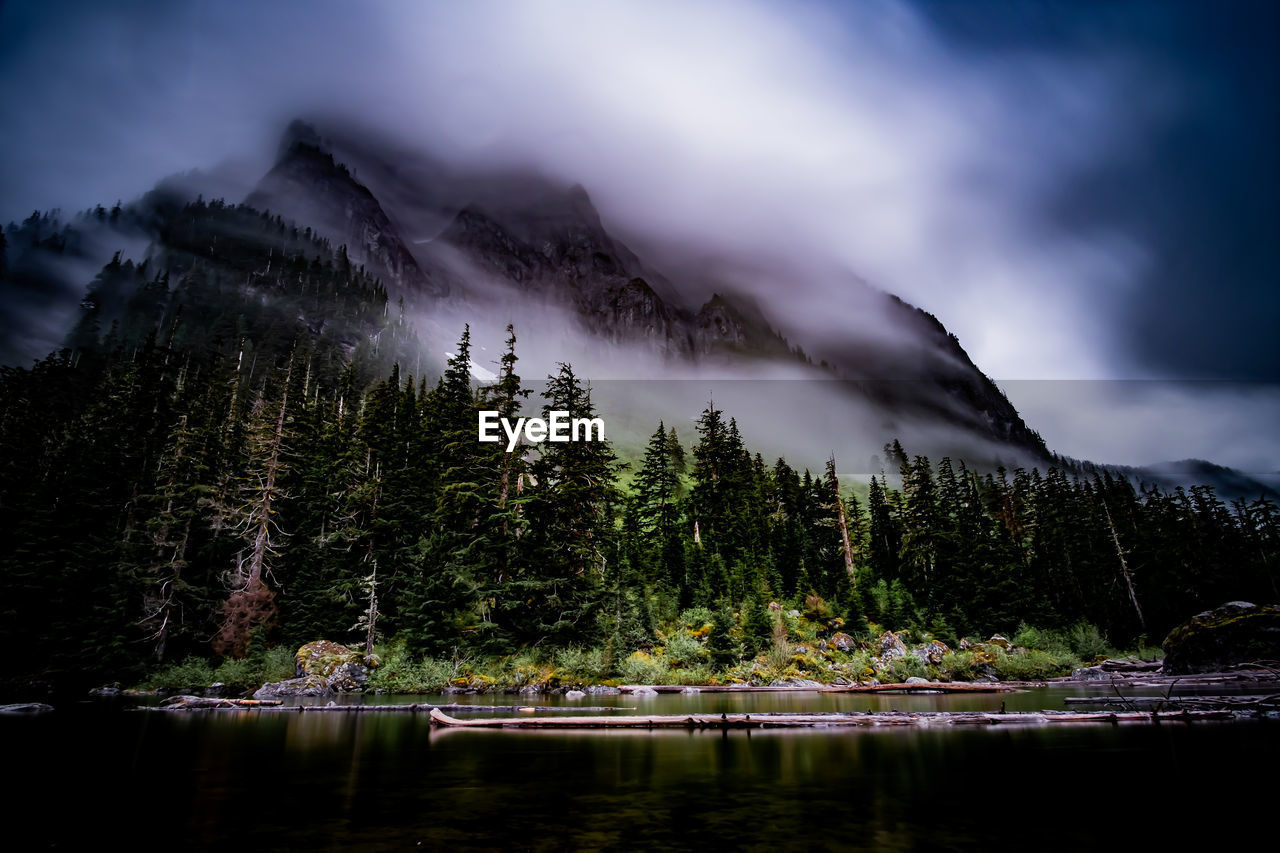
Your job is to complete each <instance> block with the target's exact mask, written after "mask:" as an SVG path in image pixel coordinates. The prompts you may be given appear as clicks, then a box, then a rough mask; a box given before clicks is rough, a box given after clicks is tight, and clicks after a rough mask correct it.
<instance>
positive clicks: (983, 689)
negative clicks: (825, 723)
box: [822, 681, 1022, 693]
mask: <svg viewBox="0 0 1280 853" xmlns="http://www.w3.org/2000/svg"><path fill="white" fill-rule="evenodd" d="M1021 689H1022V688H1021V687H1020V686H1017V685H1013V684H1000V683H998V682H980V683H974V682H969V681H928V682H924V683H915V684H851V685H848V686H840V687H826V688H823V691H822V692H823V693H1015V692H1017V691H1018V690H1021Z"/></svg>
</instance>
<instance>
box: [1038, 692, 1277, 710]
mask: <svg viewBox="0 0 1280 853" xmlns="http://www.w3.org/2000/svg"><path fill="white" fill-rule="evenodd" d="M1062 701H1063V702H1064V703H1065V704H1067V705H1107V706H1109V707H1110V706H1115V707H1121V708H1133V709H1158V710H1164V709H1165V708H1170V709H1176V708H1183V707H1196V708H1255V707H1258V708H1261V707H1271V706H1274V705H1276V704H1277V703H1280V696H1275V695H1258V694H1251V695H1240V696H1168V697H1165V696H1121V697H1115V696H1067V697H1065V698H1064V699H1063V700H1062Z"/></svg>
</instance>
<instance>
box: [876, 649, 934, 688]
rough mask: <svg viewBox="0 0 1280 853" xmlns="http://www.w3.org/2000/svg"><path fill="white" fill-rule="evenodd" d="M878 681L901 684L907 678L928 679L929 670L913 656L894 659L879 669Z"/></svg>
mask: <svg viewBox="0 0 1280 853" xmlns="http://www.w3.org/2000/svg"><path fill="white" fill-rule="evenodd" d="M879 677H880V680H881V681H884V682H887V683H888V682H891V683H894V684H901V683H902V682H904V681H906V680H907V679H908V678H926V679H927V678H929V668H928V667H927V666H925V664H924V662H923V661H922V660H920V658H918V657H916V656H915V655H907V656H906V657H901V658H894V659H893V660H890V661H887V662H886V663H885V664H884V665H883V666H882V667H881V668H880V676H879Z"/></svg>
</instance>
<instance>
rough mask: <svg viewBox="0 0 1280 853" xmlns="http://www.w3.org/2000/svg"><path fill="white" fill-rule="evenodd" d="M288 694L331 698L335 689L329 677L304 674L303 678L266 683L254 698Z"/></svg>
mask: <svg viewBox="0 0 1280 853" xmlns="http://www.w3.org/2000/svg"><path fill="white" fill-rule="evenodd" d="M286 696H321V697H325V698H330V697H332V696H333V689H332V688H331V687H329V681H328V679H325V678H321V677H320V676H318V675H304V676H302V677H301V678H290V679H289V680H287V681H273V682H271V683H269V684H264V685H262V686H261V687H259V688H258V689H257V690H255V691H254V693H253V698H254V699H280V698H283V697H286Z"/></svg>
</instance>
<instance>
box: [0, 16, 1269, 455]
mask: <svg viewBox="0 0 1280 853" xmlns="http://www.w3.org/2000/svg"><path fill="white" fill-rule="evenodd" d="M259 5H261V6H265V5H267V4H253V3H237V2H208V3H197V2H191V3H178V2H152V3H143V2H132V3H131V2H120V3H112V4H100V3H69V2H49V0H45V1H44V2H20V0H9V2H5V3H3V4H2V5H0V127H2V128H3V129H4V130H3V131H2V132H0V219H3V220H6V221H7V220H9V219H14V218H20V217H21V216H24V215H25V214H27V213H29V212H30V211H31V210H32V209H34V208H48V207H62V208H64V209H67V210H75V209H79V208H83V207H87V206H90V205H92V204H96V203H99V202H105V203H108V204H109V203H111V202H113V201H114V200H116V199H117V198H120V199H125V200H127V199H129V198H131V197H134V196H136V195H138V194H139V193H140V192H141V191H143V190H145V189H146V188H147V187H149V186H150V185H151V184H152V183H154V182H155V180H157V179H158V178H160V177H163V176H164V175H167V174H171V173H173V172H178V171H185V170H188V169H191V168H203V169H207V168H211V167H215V166H218V165H219V164H226V163H230V164H232V167H234V168H238V169H241V170H242V171H243V174H245V175H254V174H258V173H260V172H261V171H262V170H264V169H265V168H266V167H267V166H268V165H269V162H270V158H271V156H272V155H273V153H274V149H275V140H276V138H277V137H278V134H279V133H280V131H281V129H282V128H283V127H284V125H285V124H286V123H287V122H288V120H289V119H290V118H292V117H294V116H296V115H305V116H313V117H332V118H335V119H337V118H340V119H343V120H346V121H348V122H354V123H357V124H359V125H362V126H368V127H370V128H375V129H377V130H378V131H379V132H381V133H386V134H389V135H391V136H394V137H395V138H397V139H398V140H399V141H401V142H402V143H404V144H407V145H420V146H421V147H422V148H423V149H424V150H430V151H432V152H434V153H435V154H436V155H437V156H441V157H445V158H448V159H452V160H456V161H459V162H466V163H471V164H476V165H485V164H495V163H496V164H523V165H532V166H536V167H538V168H541V169H544V170H546V171H548V172H550V173H552V174H555V175H559V176H561V177H564V178H565V179H566V180H572V181H578V182H581V183H582V184H584V185H585V186H586V187H587V189H588V190H589V191H590V192H591V195H592V197H593V199H595V201H596V202H597V205H598V206H599V208H600V209H601V212H602V214H603V216H604V218H605V220H606V222H607V223H608V224H609V225H610V227H611V228H614V229H616V230H617V231H618V232H619V233H622V234H624V235H625V236H626V237H627V239H628V241H629V242H631V243H633V244H635V245H636V246H637V247H640V248H643V247H645V246H651V245H668V246H669V245H672V244H677V245H683V246H685V247H686V248H687V250H688V252H689V254H690V256H691V257H696V256H697V255H698V254H699V253H702V252H706V253H714V254H719V255H728V256H732V257H735V258H740V259H744V263H745V264H746V265H747V266H750V267H752V268H754V269H759V270H773V269H779V268H781V269H794V270H800V269H803V270H804V271H805V275H804V276H801V277H802V278H804V279H805V280H807V281H814V282H819V283H820V284H819V285H818V286H811V287H809V288H807V289H802V288H794V287H784V286H780V284H779V282H778V280H777V278H775V277H771V276H769V275H762V276H761V277H760V282H759V284H758V291H757V295H758V296H760V297H761V298H762V300H763V301H765V302H766V303H768V304H769V307H770V308H771V309H772V312H773V313H774V314H775V315H776V316H778V317H779V318H780V322H782V323H783V324H784V325H786V326H787V327H788V329H789V330H790V331H793V332H794V331H796V330H803V331H804V332H805V333H806V334H809V335H812V336H814V337H823V336H835V335H839V334H840V332H841V328H842V323H843V322H844V318H843V317H842V316H841V311H840V310H838V306H839V304H840V303H839V299H840V288H841V287H842V286H847V285H845V284H842V283H844V282H847V281H848V277H849V276H851V275H856V276H857V277H859V278H861V279H863V280H865V281H867V282H869V283H871V284H872V285H874V286H876V287H879V288H881V289H884V290H887V291H890V292H893V293H896V294H899V295H901V296H902V297H903V298H905V299H907V300H909V301H911V302H913V303H915V304H918V305H920V306H922V307H924V308H925V309H927V310H929V311H931V312H933V313H934V314H936V315H937V316H938V317H939V319H941V320H942V321H943V323H944V324H945V325H946V326H947V327H948V329H950V330H951V331H953V332H955V333H956V334H957V335H958V337H959V338H960V341H961V342H962V344H963V345H964V346H965V347H966V349H967V350H968V352H969V353H970V355H971V356H972V357H973V358H974V360H975V361H976V362H977V364H978V365H979V366H980V367H981V368H983V369H984V370H985V371H986V372H987V373H988V374H990V375H991V376H993V377H995V378H996V379H997V380H998V381H1008V380H1019V382H1018V383H1017V384H1016V385H1010V386H1008V387H1009V391H1010V395H1011V398H1012V399H1013V402H1014V403H1015V405H1017V406H1019V408H1020V409H1021V410H1022V411H1023V413H1024V415H1026V417H1027V418H1028V420H1029V421H1030V422H1031V423H1032V425H1033V426H1034V427H1036V428H1037V429H1039V430H1040V431H1041V432H1042V433H1043V434H1044V435H1045V437H1046V439H1047V440H1048V441H1049V443H1050V445H1051V446H1053V447H1054V448H1055V449H1060V450H1063V451H1064V452H1067V453H1074V454H1077V455H1087V456H1092V457H1094V458H1099V459H1102V460H1105V461H1124V462H1148V461H1156V459H1158V458H1161V457H1164V456H1169V457H1182V456H1192V455H1196V456H1207V457H1210V458H1214V459H1216V460H1219V461H1223V462H1227V463H1230V464H1236V465H1241V466H1244V467H1247V468H1252V469H1255V470H1271V471H1274V470H1277V469H1280V437H1277V436H1275V435H1273V433H1274V432H1276V431H1275V430H1274V428H1273V425H1274V423H1276V420H1275V416H1276V415H1277V414H1280V402H1277V401H1278V399H1280V398H1278V397H1277V395H1276V390H1275V389H1276V383H1280V346H1277V344H1276V342H1275V334H1274V328H1275V326H1276V325H1277V320H1280V287H1278V285H1280V261H1278V260H1277V252H1276V246H1277V244H1278V243H1277V238H1280V173H1278V168H1277V166H1278V163H1280V154H1278V153H1277V152H1280V111H1277V109H1276V106H1275V105H1276V103H1277V97H1278V95H1280V58H1278V57H1280V51H1277V47H1280V45H1277V40H1278V38H1280V37H1278V36H1277V33H1280V11H1277V9H1278V8H1280V7H1277V6H1276V4H1274V3H1271V2H1265V0H1260V2H1248V0H1233V2H1231V3H1225V4H1211V3H1208V2H1177V0H1146V2H1125V0H1116V2H1109V3H1078V2H1071V0H1062V2H1013V0H936V2H928V0H916V2H909V0H883V1H881V0H868V2H858V3H795V2H787V3H781V2H779V3H750V2H733V3H730V2H706V3H698V2H695V3H676V2H646V3H590V2H538V3H516V2H510V3H486V2H479V3H465V4H462V3H444V2H440V3H409V2H403V3H397V2H378V3H368V4H356V3H350V2H307V3H296V4H289V3H280V4H274V3H273V4H270V6H271V8H270V9H263V8H257V6H259ZM833 305H835V306H837V310H832V308H831V306H833ZM1119 379H1125V380H1146V382H1145V383H1137V384H1135V383H1125V384H1124V385H1107V384H1105V382H1103V383H1102V384H1099V383H1096V382H1095V383H1092V384H1087V385H1085V384H1081V383H1079V382H1078V380H1105V381H1112V380H1119ZM1170 380H1196V382H1186V381H1179V382H1177V383H1171V382H1170ZM1207 380H1230V381H1231V383H1230V384H1221V383H1214V382H1208V381H1207ZM1029 381H1030V382H1029ZM1083 388H1088V389H1089V390H1088V393H1087V394H1086V393H1085V392H1084V391H1082V390H1080V389H1083ZM1121 388H1123V389H1126V390H1124V391H1123V392H1121V391H1119V390H1118V389H1121ZM1015 389H1021V390H1015ZM1107 389H1110V390H1107ZM1135 389H1146V390H1135ZM1086 397H1087V398H1088V399H1090V400H1094V401H1100V400H1102V399H1104V398H1106V399H1111V400H1112V401H1113V402H1112V403H1111V404H1109V405H1112V406H1118V405H1121V404H1123V405H1124V406H1125V408H1124V417H1123V420H1117V421H1116V423H1123V424H1124V426H1123V428H1122V429H1121V430H1117V429H1114V428H1112V429H1104V428H1102V427H1100V426H1099V421H1101V420H1105V418H1102V417H1100V416H1098V415H1097V414H1095V415H1094V416H1092V417H1082V416H1081V412H1082V411H1085V412H1095V413H1096V412H1099V411H1110V410H1109V409H1096V408H1094V409H1090V408H1089V406H1086V405H1084V404H1082V403H1080V402H1079V400H1082V399H1085V398H1086ZM1064 401H1070V402H1064ZM1090 405H1093V406H1101V405H1102V403H1100V402H1094V403H1092V404H1090ZM1174 417H1177V418H1179V419H1185V424H1184V422H1183V421H1182V420H1179V421H1178V423H1177V428H1176V429H1174V428H1173V426H1172V425H1173V423H1174V422H1173V420H1172V419H1173V418H1174ZM1134 454H1136V456H1135V455H1134ZM1146 455H1152V458H1146Z"/></svg>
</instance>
